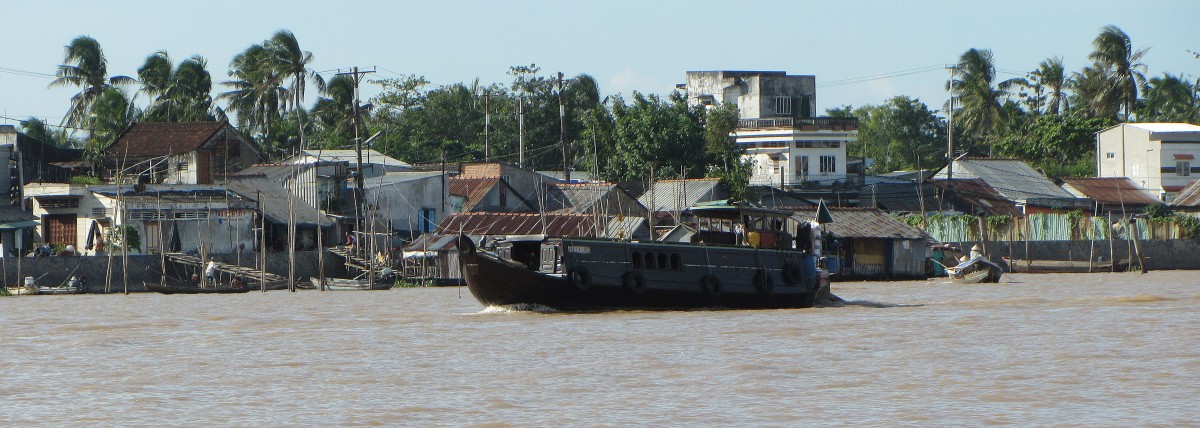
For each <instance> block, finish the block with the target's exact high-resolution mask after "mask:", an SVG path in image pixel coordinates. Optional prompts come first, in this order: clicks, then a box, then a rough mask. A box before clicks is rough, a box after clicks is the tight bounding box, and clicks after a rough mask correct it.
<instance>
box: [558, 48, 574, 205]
mask: <svg viewBox="0 0 1200 428" xmlns="http://www.w3.org/2000/svg"><path fill="white" fill-rule="evenodd" d="M562 96H563V74H562V72H561V71H560V72H558V144H560V145H562V158H563V181H565V182H567V183H570V182H571V164H569V163H567V157H568V156H567V152H568V151H569V150H568V148H567V106H566V105H565V104H563V97H562Z"/></svg>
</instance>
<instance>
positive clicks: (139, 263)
mask: <svg viewBox="0 0 1200 428" xmlns="http://www.w3.org/2000/svg"><path fill="white" fill-rule="evenodd" d="M257 257H258V255H257V254H256V253H250V252H245V253H242V254H241V265H242V266H248V267H254V266H257V265H256V261H257ZM212 258H213V259H216V260H217V261H218V262H222V263H230V264H237V263H238V255H237V254H214V255H212ZM317 260H318V255H317V252H315V251H303V252H296V277H297V279H298V280H302V279H303V278H307V277H311V276H317V275H318V274H319V273H320V272H319V271H318V269H317V266H318V264H317ZM0 261H2V262H3V266H2V267H3V269H0V276H3V278H4V282H5V284H18V283H20V282H21V281H22V280H21V279H20V278H21V277H26V276H32V277H34V278H39V277H40V279H38V280H37V284H38V285H60V284H62V283H64V282H65V281H66V280H67V278H68V277H70V276H71V275H75V276H81V277H86V278H87V286H88V289H89V290H90V291H91V292H93V293H102V292H104V280H105V276H106V274H107V271H108V266H109V265H108V257H88V256H80V257H25V258H22V259H21V261H20V275H18V272H17V271H18V263H17V259H16V258H14V257H4V258H0ZM343 262H344V261H343V260H342V258H341V257H339V256H337V255H334V254H331V253H325V276H326V277H335V278H339V277H340V278H345V277H347V272H346V269H345V267H344V265H343V264H342V263H343ZM121 263H122V261H121V257H119V256H113V258H112V270H113V284H112V292H114V293H118V292H123V291H124V285H122V282H121V281H122V279H123V273H122V268H121V266H122V264H121ZM129 266H130V269H129V291H145V287H144V286H143V285H142V281H153V282H158V280H159V274H158V269H159V266H160V259H159V257H158V256H151V255H141V256H132V255H131V256H129ZM167 270H168V272H169V276H171V277H174V276H175V275H180V276H183V277H186V276H189V275H190V272H191V271H190V270H189V271H187V272H175V271H174V267H173V266H172V264H171V263H170V262H168V263H167ZM267 272H269V273H274V274H276V275H282V276H285V277H286V276H287V274H288V255H287V253H286V252H271V253H267ZM42 274H45V276H42Z"/></svg>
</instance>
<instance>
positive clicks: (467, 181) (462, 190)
mask: <svg viewBox="0 0 1200 428" xmlns="http://www.w3.org/2000/svg"><path fill="white" fill-rule="evenodd" d="M499 182H500V179H499V178H458V177H451V178H450V194H451V195H457V196H462V197H464V198H466V201H465V202H463V206H462V209H463V211H470V210H471V209H472V208H474V207H475V205H478V204H479V201H480V200H482V199H483V198H484V197H485V196H487V194H488V192H490V191H491V190H492V188H493V187H496V184H497V183H499ZM514 199H518V198H516V195H514Z"/></svg>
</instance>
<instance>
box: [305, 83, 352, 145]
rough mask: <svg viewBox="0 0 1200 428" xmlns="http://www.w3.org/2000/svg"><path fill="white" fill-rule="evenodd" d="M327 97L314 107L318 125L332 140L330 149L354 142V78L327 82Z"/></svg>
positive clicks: (325, 91)
mask: <svg viewBox="0 0 1200 428" xmlns="http://www.w3.org/2000/svg"><path fill="white" fill-rule="evenodd" d="M322 93H324V94H325V96H326V97H322V98H319V99H317V103H316V105H314V106H313V111H312V113H313V116H314V117H315V120H316V122H317V123H316V125H317V127H318V128H320V129H321V130H322V131H324V132H325V134H326V135H327V136H328V137H331V139H332V140H335V141H329V142H328V143H332V144H326V146H327V147H328V148H332V147H335V146H340V145H342V144H345V143H349V142H352V141H353V140H354V78H352V77H350V76H348V75H338V76H334V77H333V78H331V79H329V81H328V82H326V85H325V90H324V91H322Z"/></svg>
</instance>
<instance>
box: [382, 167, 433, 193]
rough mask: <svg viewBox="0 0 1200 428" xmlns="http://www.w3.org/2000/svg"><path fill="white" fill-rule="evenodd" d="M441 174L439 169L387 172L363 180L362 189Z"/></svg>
mask: <svg viewBox="0 0 1200 428" xmlns="http://www.w3.org/2000/svg"><path fill="white" fill-rule="evenodd" d="M440 175H442V172H441V171H412V172H409V171H405V172H387V173H384V174H383V175H380V176H378V177H370V178H367V179H366V180H363V188H364V189H377V188H380V187H386V186H391V185H393V184H400V183H404V182H408V181H414V180H424V179H426V178H430V177H437V176H440Z"/></svg>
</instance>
